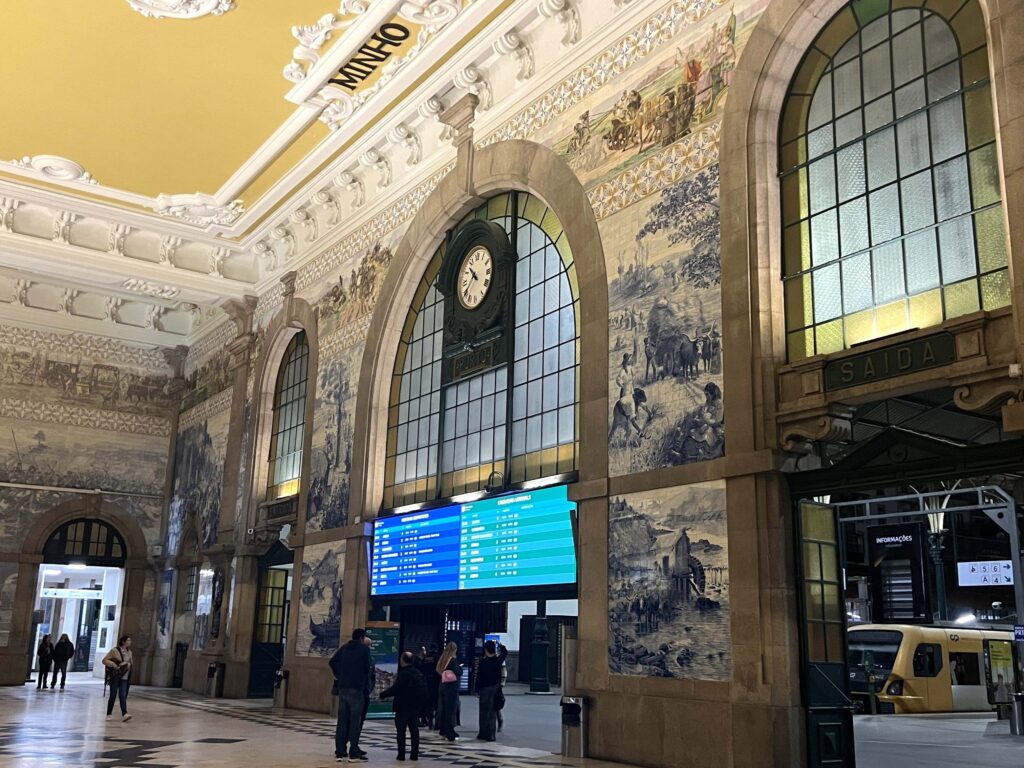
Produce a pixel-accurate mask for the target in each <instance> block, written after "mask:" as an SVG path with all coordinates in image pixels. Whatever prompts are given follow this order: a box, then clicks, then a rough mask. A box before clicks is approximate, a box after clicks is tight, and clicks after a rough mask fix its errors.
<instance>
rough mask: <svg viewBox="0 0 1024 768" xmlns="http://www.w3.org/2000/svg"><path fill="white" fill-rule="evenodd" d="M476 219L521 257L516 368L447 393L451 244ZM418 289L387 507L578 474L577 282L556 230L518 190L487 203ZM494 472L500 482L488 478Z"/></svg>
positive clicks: (487, 373)
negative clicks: (446, 275) (446, 274)
mask: <svg viewBox="0 0 1024 768" xmlns="http://www.w3.org/2000/svg"><path fill="white" fill-rule="evenodd" d="M472 219H479V220H484V221H492V222H495V223H496V224H498V225H499V226H501V228H502V229H504V230H505V232H506V233H507V235H508V238H509V240H510V242H511V244H512V246H513V248H514V249H515V252H516V269H515V278H514V298H513V304H514V311H513V312H512V317H511V319H510V322H509V324H508V327H506V328H505V329H504V333H506V334H509V338H511V339H512V340H513V341H512V348H513V351H512V360H511V362H510V363H509V364H507V365H505V364H502V365H497V366H494V367H491V368H489V369H488V370H484V371H481V372H480V373H479V374H476V375H473V376H469V377H466V378H462V379H460V380H458V381H456V382H453V383H451V384H448V385H446V386H445V385H442V375H441V371H442V355H443V350H442V347H443V344H444V342H443V335H444V331H443V318H444V309H445V307H444V301H445V299H444V296H443V295H442V293H441V291H440V290H439V289H438V286H437V279H438V273H439V271H440V270H441V265H442V263H443V261H444V257H445V252H446V248H447V244H448V242H449V241H450V239H451V235H452V233H454V232H457V231H458V230H459V227H460V226H462V225H463V224H465V223H466V222H468V221H470V220H472ZM452 233H449V238H448V240H446V243H445V244H443V245H442V246H441V247H440V248H439V249H438V251H437V253H436V254H435V256H434V258H433V260H432V261H431V263H430V265H429V267H428V268H427V271H426V274H425V275H424V277H423V279H422V280H421V281H420V285H419V288H418V289H417V292H416V295H415V298H414V300H413V309H412V310H411V311H410V312H409V315H408V317H407V319H406V323H405V328H404V331H403V334H402V339H401V342H400V344H399V349H398V358H397V361H396V363H395V370H394V375H393V378H392V386H391V400H390V409H389V412H388V438H387V464H386V471H385V477H386V483H385V490H384V506H385V507H386V508H390V507H395V506H399V505H402V504H409V503H414V502H422V501H430V500H433V499H436V498H448V497H450V496H453V495H456V494H459V493H465V492H469V491H476V490H480V489H483V488H484V487H488V486H489V487H492V488H493V487H494V484H495V482H496V481H497V480H498V478H500V480H501V485H502V486H509V485H516V484H519V483H522V482H525V481H527V480H536V479H540V478H544V477H551V476H555V475H561V474H565V473H570V472H573V471H574V470H575V469H576V468H577V457H578V453H579V446H578V438H577V435H578V433H579V408H578V405H577V403H578V400H579V322H578V314H579V313H578V309H579V303H578V298H577V297H578V295H579V291H578V283H577V279H576V268H575V265H574V263H573V258H572V251H571V250H570V248H569V244H568V241H567V239H566V236H565V233H564V232H563V230H562V225H561V223H560V222H559V220H558V217H557V216H555V214H554V212H553V211H552V210H551V209H549V208H548V207H547V205H546V204H544V202H542V201H541V200H540V199H539V198H537V197H534V196H533V195H530V194H527V193H525V192H508V193H505V194H502V195H498V196H497V197H493V198H491V199H490V200H488V201H487V202H486V203H485V204H484V205H482V206H481V207H480V208H478V209H477V210H476V211H474V212H473V213H472V214H471V215H470V216H467V217H466V219H464V220H463V221H462V222H460V223H459V225H458V226H456V227H455V228H454V229H453V230H452ZM495 473H496V474H495Z"/></svg>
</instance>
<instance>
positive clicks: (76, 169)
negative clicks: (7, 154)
mask: <svg viewBox="0 0 1024 768" xmlns="http://www.w3.org/2000/svg"><path fill="white" fill-rule="evenodd" d="M10 165H12V166H14V167H15V168H20V169H21V170H22V171H24V172H26V173H27V174H29V175H33V176H37V177H38V178H40V179H42V180H43V181H69V182H78V183H81V184H97V183H99V182H97V181H96V179H94V178H93V177H92V174H91V173H89V172H88V171H86V170H85V168H83V167H82V166H81V165H79V164H78V163H76V162H75V161H74V160H68V159H67V158H66V157H60V156H59V155H36V156H34V157H27V156H26V157H23V158H21V160H12V161H11V162H10Z"/></svg>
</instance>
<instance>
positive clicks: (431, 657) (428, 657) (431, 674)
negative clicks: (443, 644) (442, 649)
mask: <svg viewBox="0 0 1024 768" xmlns="http://www.w3.org/2000/svg"><path fill="white" fill-rule="evenodd" d="M420 650H421V651H422V653H421V655H420V664H419V669H420V673H421V674H422V675H423V679H424V680H425V681H426V683H427V702H426V706H425V707H424V708H423V716H422V718H421V722H422V724H423V727H425V728H429V729H431V730H433V728H434V714H435V713H436V712H437V688H438V686H439V685H440V684H441V676H440V675H439V674H437V644H436V643H431V644H430V648H429V650H428V649H427V648H421V649H420Z"/></svg>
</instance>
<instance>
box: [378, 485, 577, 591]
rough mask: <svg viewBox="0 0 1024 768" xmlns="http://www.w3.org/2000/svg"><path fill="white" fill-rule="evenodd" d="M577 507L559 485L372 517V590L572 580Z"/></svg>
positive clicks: (455, 588) (537, 584)
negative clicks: (573, 517) (574, 525)
mask: <svg viewBox="0 0 1024 768" xmlns="http://www.w3.org/2000/svg"><path fill="white" fill-rule="evenodd" d="M575 509H576V504H575V502H572V501H569V497H568V491H567V489H566V486H564V485H559V486H553V487H550V488H540V489H537V490H532V491H520V492H518V493H512V494H506V495H504V496H496V497H490V498H483V499H480V500H478V501H472V502H468V503H466V504H452V505H450V506H446V507H437V508H436V509H426V510H422V511H419V512H409V513H406V514H404V515H396V516H394V517H385V518H382V519H380V520H377V521H376V522H375V523H374V524H373V556H372V558H371V565H370V594H371V595H379V596H383V595H413V594H419V593H430V592H460V591H465V590H474V591H475V590H479V589H496V588H502V589H508V588H510V587H512V588H518V587H545V586H556V585H572V584H575V583H576V547H575V545H574V542H573V535H572V516H571V513H572V511H573V510H575Z"/></svg>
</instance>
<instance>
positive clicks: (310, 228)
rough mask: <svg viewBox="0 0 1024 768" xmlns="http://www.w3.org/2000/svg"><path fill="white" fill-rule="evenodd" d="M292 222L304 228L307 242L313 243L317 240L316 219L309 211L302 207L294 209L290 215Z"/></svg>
mask: <svg viewBox="0 0 1024 768" xmlns="http://www.w3.org/2000/svg"><path fill="white" fill-rule="evenodd" d="M289 218H290V219H291V220H292V222H293V223H294V224H295V225H296V226H298V227H301V228H302V229H303V231H304V232H305V237H306V242H308V243H311V242H313V241H314V240H316V236H317V225H316V219H315V218H313V217H312V216H310V215H309V211H306V210H304V209H302V208H299V209H297V210H294V211H292V213H291V216H290V217H289Z"/></svg>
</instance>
